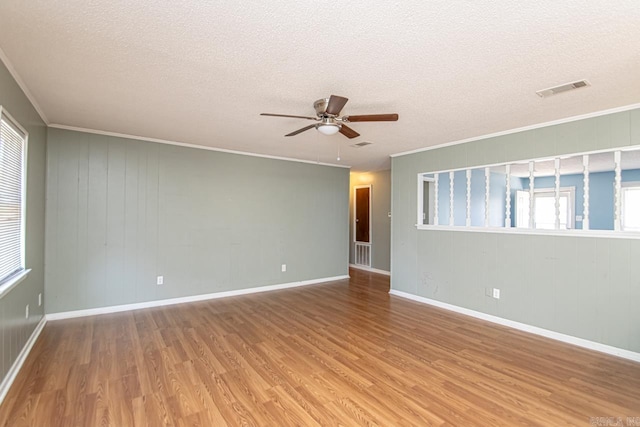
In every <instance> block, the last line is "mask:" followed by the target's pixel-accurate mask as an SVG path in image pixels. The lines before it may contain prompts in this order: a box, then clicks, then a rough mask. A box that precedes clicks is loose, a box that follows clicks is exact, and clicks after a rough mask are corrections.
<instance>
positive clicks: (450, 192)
mask: <svg viewBox="0 0 640 427" xmlns="http://www.w3.org/2000/svg"><path fill="white" fill-rule="evenodd" d="M454 176H455V172H453V171H451V172H449V225H453V222H454V219H453V178H454Z"/></svg>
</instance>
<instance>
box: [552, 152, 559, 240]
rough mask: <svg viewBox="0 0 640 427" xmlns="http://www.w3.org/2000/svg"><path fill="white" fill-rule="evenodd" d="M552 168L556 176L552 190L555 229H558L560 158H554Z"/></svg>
mask: <svg viewBox="0 0 640 427" xmlns="http://www.w3.org/2000/svg"><path fill="white" fill-rule="evenodd" d="M554 168H555V176H556V180H555V191H554V194H553V195H554V198H555V204H554V206H555V208H556V209H555V211H556V212H555V213H556V215H555V217H556V220H555V227H554V228H555V229H556V230H559V229H560V159H555V162H554Z"/></svg>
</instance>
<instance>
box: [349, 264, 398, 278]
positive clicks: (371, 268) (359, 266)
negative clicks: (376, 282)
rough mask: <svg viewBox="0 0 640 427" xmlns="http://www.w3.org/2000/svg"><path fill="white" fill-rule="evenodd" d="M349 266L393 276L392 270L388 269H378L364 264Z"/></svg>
mask: <svg viewBox="0 0 640 427" xmlns="http://www.w3.org/2000/svg"><path fill="white" fill-rule="evenodd" d="M349 267H351V268H356V269H358V270H364V271H370V272H372V273H378V274H384V275H385V276H391V272H389V271H387V270H378V269H377V268H373V267H366V266H364V265H357V264H349Z"/></svg>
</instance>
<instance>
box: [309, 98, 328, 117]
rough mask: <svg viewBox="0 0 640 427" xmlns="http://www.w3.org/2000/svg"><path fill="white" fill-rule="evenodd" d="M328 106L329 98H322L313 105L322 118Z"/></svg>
mask: <svg viewBox="0 0 640 427" xmlns="http://www.w3.org/2000/svg"><path fill="white" fill-rule="evenodd" d="M328 105H329V98H321V99H318V100H317V101H316V102H314V103H313V108H315V110H316V114H317V115H318V117H322V116H324V115H325V114H326V112H327V106H328Z"/></svg>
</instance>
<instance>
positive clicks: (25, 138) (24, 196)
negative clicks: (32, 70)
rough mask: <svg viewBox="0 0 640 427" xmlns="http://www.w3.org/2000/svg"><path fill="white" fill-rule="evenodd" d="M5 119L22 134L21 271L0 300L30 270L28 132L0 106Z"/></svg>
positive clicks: (1, 291)
mask: <svg viewBox="0 0 640 427" xmlns="http://www.w3.org/2000/svg"><path fill="white" fill-rule="evenodd" d="M0 52H1V49H0ZM3 117H4V118H6V120H7V121H8V122H9V124H10V125H11V126H14V127H15V128H16V129H17V130H18V131H19V132H21V133H22V135H21V136H22V138H23V145H22V165H20V166H21V170H20V172H21V173H22V177H21V183H20V185H21V187H22V188H20V267H21V268H22V271H19V272H18V273H17V274H15V275H14V276H13V277H11V278H9V280H7V281H6V282H5V283H3V284H2V286H0V298H2V297H3V296H4V295H6V294H7V293H8V292H9V291H10V290H11V289H13V288H14V287H15V286H16V285H17V284H18V283H20V282H21V281H22V280H24V279H25V278H26V277H27V275H28V274H29V272H30V271H31V269H27V268H26V262H27V261H26V260H27V253H26V246H27V238H26V236H27V166H28V164H29V161H28V154H29V151H28V149H29V132H27V130H26V129H25V128H24V127H22V125H21V124H20V123H19V122H18V121H17V120H16V119H14V118H13V116H12V115H11V114H9V112H8V111H7V109H6V108H4V107H3V106H2V105H1V104H0V121H2V119H3Z"/></svg>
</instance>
